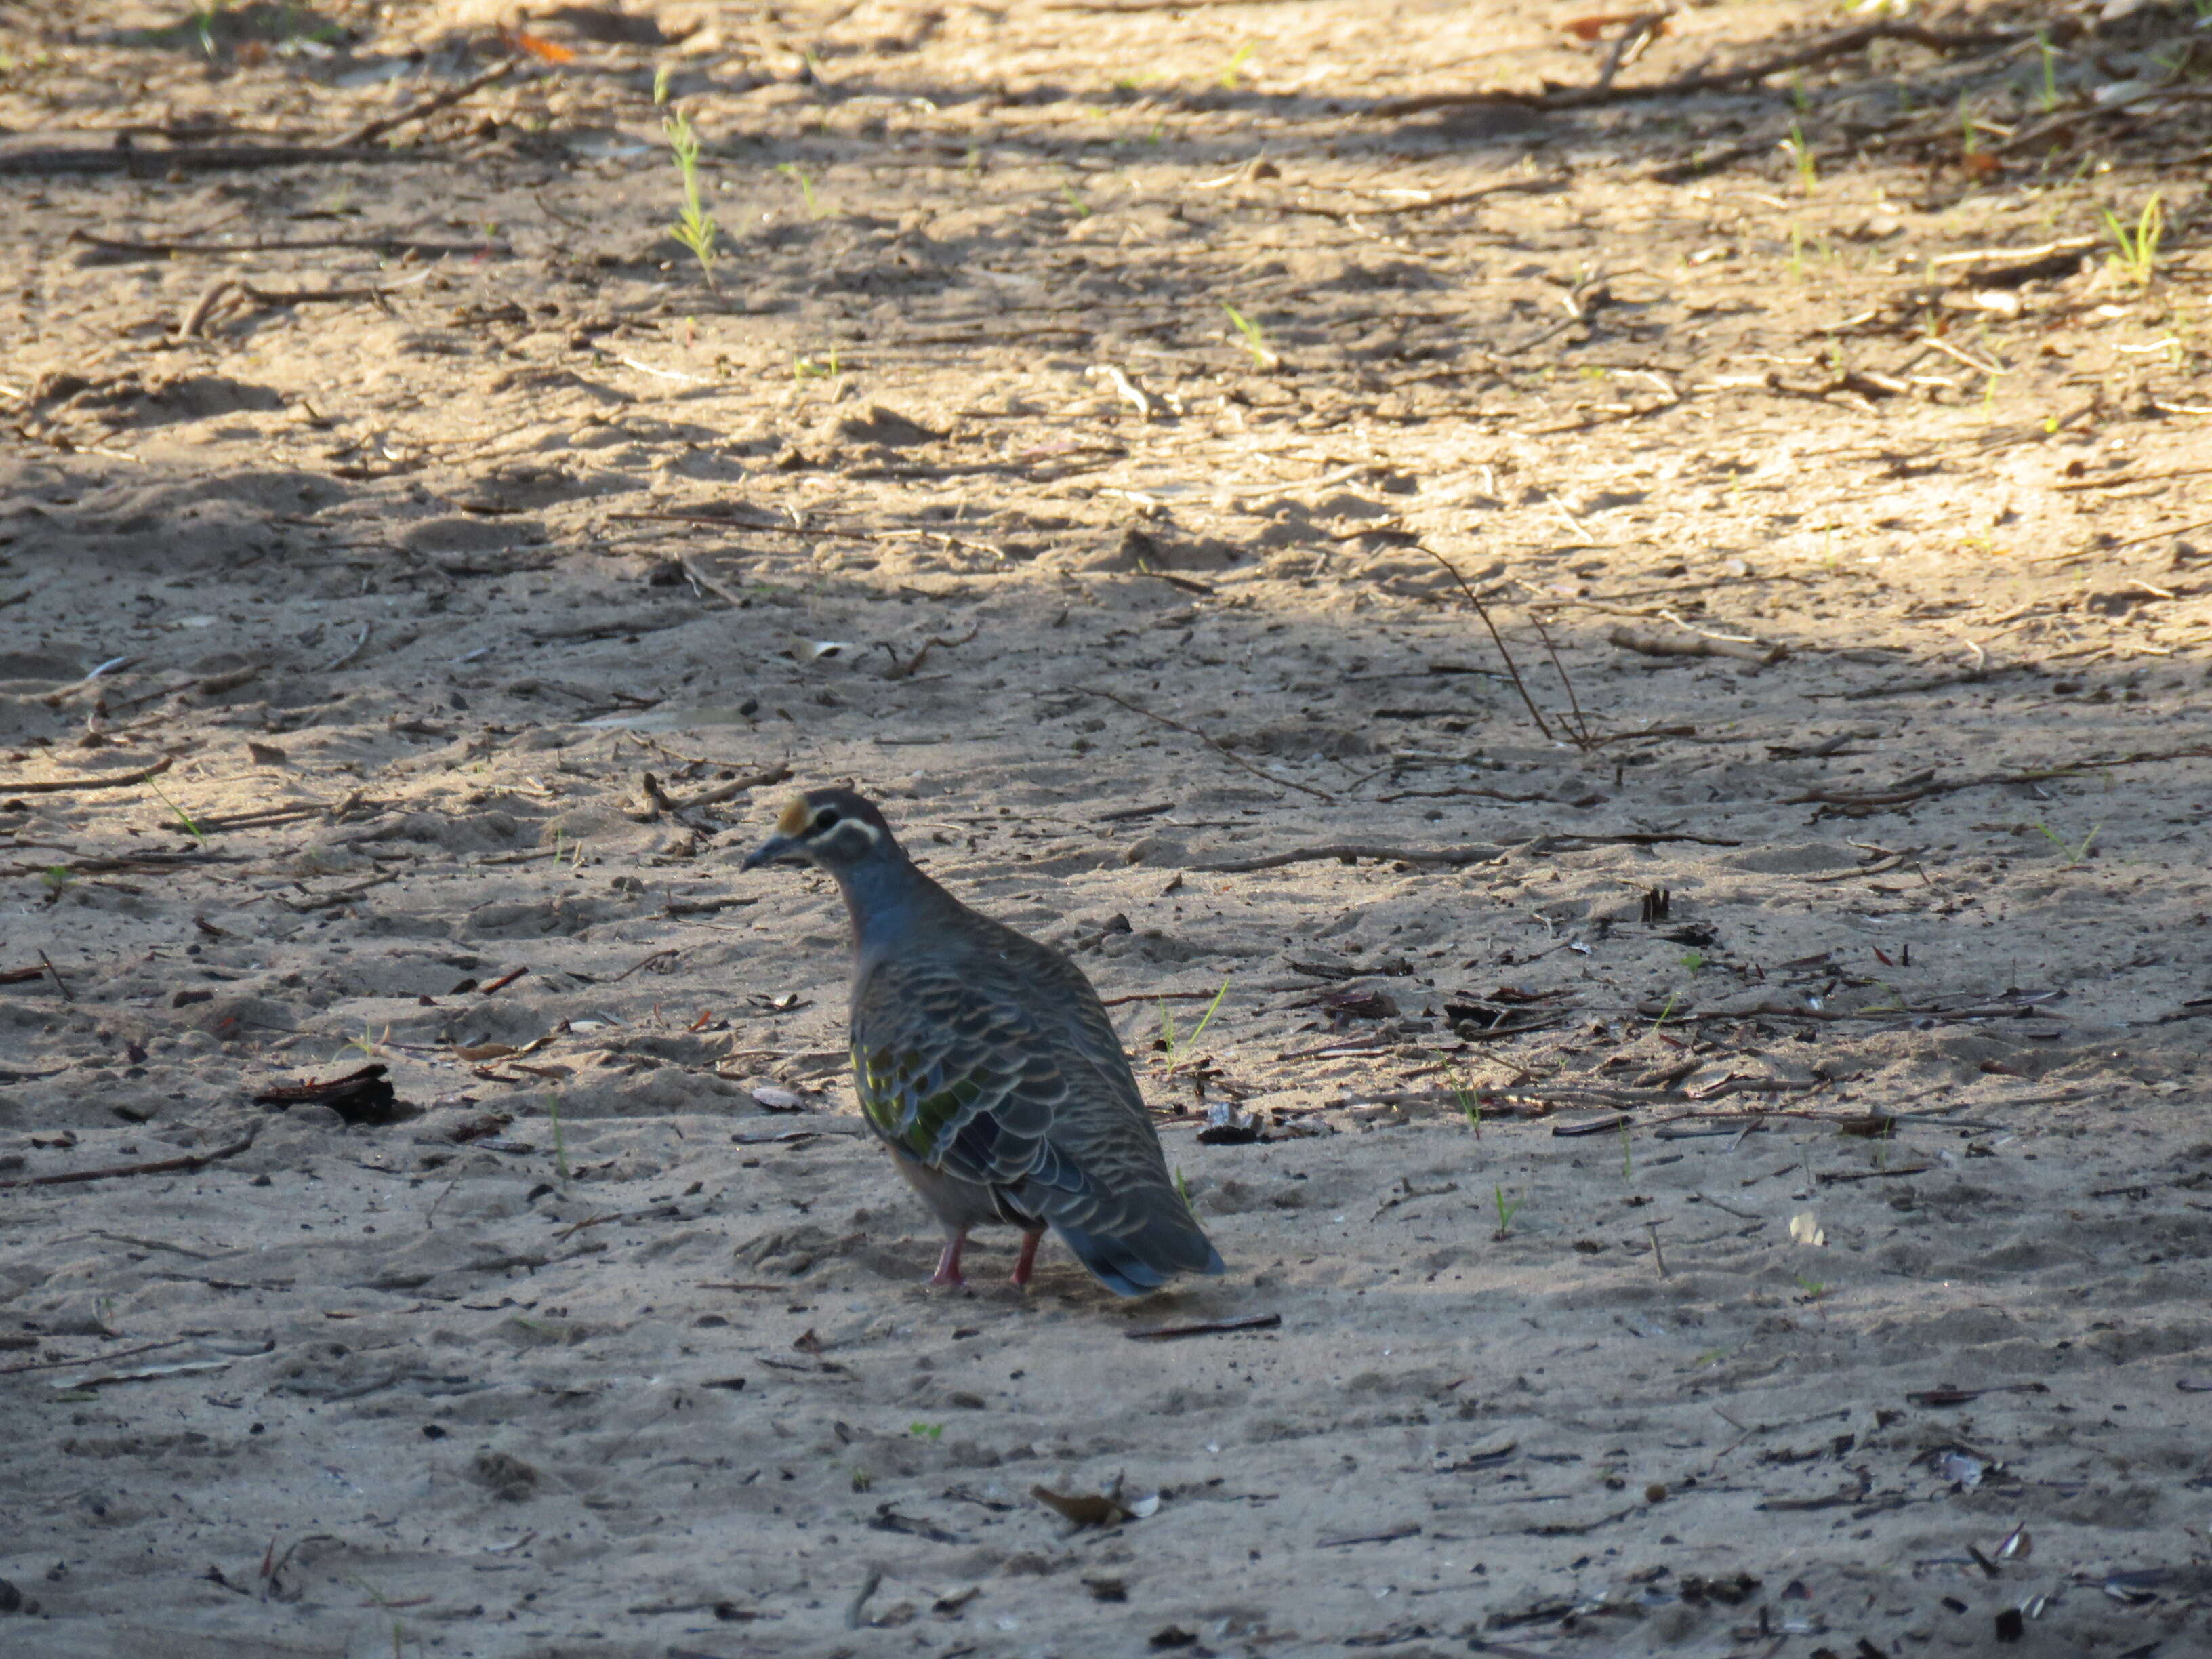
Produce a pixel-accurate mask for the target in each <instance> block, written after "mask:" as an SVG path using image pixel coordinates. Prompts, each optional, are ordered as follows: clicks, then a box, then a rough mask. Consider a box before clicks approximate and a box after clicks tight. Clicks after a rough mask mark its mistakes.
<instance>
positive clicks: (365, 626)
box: [323, 622, 376, 674]
mask: <svg viewBox="0 0 2212 1659" xmlns="http://www.w3.org/2000/svg"><path fill="white" fill-rule="evenodd" d="M375 630H376V624H375V623H373V622H365V623H362V625H361V637H360V638H359V639H357V640H356V641H354V642H353V643H352V645H350V646H349V647H347V648H346V651H345V653H344V654H343V655H342V656H340V657H339V658H337V660H336V661H333V662H329V663H325V665H323V672H325V674H328V673H331V672H332V671H335V670H337V669H340V668H343V667H344V666H345V665H347V664H348V663H349V662H351V661H352V660H353V659H355V658H356V657H358V656H359V655H361V653H362V647H365V646H367V645H368V636H369V635H371V634H372V633H374V632H375Z"/></svg>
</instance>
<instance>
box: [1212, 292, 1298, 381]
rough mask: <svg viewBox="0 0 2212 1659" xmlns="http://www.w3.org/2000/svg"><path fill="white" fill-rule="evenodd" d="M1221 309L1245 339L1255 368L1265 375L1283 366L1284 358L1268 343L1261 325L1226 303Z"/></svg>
mask: <svg viewBox="0 0 2212 1659" xmlns="http://www.w3.org/2000/svg"><path fill="white" fill-rule="evenodd" d="M1221 308H1222V309H1223V310H1224V311H1225V312H1227V313H1229V320H1230V321H1231V322H1232V323H1234V324H1235V325H1237V333H1238V334H1239V335H1240V336H1242V337H1243V338H1242V343H1243V347H1244V349H1245V350H1246V351H1248V352H1249V353H1250V354H1251V356H1252V367H1253V368H1256V369H1258V370H1259V371H1260V372H1261V374H1267V373H1269V372H1271V371H1272V370H1274V369H1278V368H1281V367H1282V366H1283V360H1282V358H1281V357H1280V356H1278V355H1277V353H1276V352H1275V350H1274V349H1273V347H1272V346H1270V345H1269V344H1268V343H1267V334H1266V332H1265V331H1262V330H1261V326H1260V325H1259V324H1257V323H1255V322H1254V321H1253V320H1252V319H1250V318H1249V317H1247V316H1246V315H1245V314H1244V313H1243V312H1241V311H1239V310H1237V307H1235V306H1232V305H1231V304H1229V303H1228V302H1227V301H1223V302H1222V307H1221Z"/></svg>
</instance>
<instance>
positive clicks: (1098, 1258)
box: [1052, 1220, 1228, 1296]
mask: <svg viewBox="0 0 2212 1659" xmlns="http://www.w3.org/2000/svg"><path fill="white" fill-rule="evenodd" d="M1052 1227H1053V1231H1054V1232H1056V1233H1058V1234H1059V1235H1060V1241H1061V1242H1062V1243H1065V1244H1066V1246H1067V1248H1068V1249H1070V1250H1073V1252H1074V1253H1075V1259H1076V1260H1077V1261H1080V1262H1081V1263H1082V1264H1083V1265H1084V1266H1085V1267H1087V1268H1089V1269H1090V1270H1091V1277H1092V1278H1094V1279H1097V1281H1098V1282H1099V1283H1100V1284H1101V1285H1104V1286H1105V1287H1106V1288H1107V1289H1108V1290H1109V1291H1113V1292H1114V1293H1115V1295H1116V1296H1144V1295H1146V1294H1148V1293H1149V1292H1151V1291H1157V1290H1158V1289H1159V1287H1160V1286H1161V1285H1164V1284H1166V1283H1167V1282H1168V1280H1169V1279H1172V1278H1174V1277H1175V1275H1176V1274H1177V1273H1206V1274H1218V1273H1226V1272H1227V1271H1228V1267H1227V1265H1226V1264H1225V1262H1223V1261H1222V1260H1221V1252H1220V1251H1218V1250H1217V1249H1214V1248H1213V1245H1212V1242H1211V1241H1210V1240H1208V1239H1207V1238H1206V1235H1205V1234H1203V1233H1200V1232H1198V1231H1195V1230H1191V1231H1184V1230H1183V1229H1181V1228H1176V1229H1174V1230H1172V1231H1169V1230H1166V1229H1161V1228H1157V1227H1148V1228H1146V1229H1145V1230H1144V1231H1143V1232H1142V1233H1140V1234H1139V1235H1138V1236H1137V1237H1134V1238H1115V1237H1110V1236H1109V1235H1106V1234H1103V1233H1093V1232H1088V1231H1085V1230H1084V1229H1083V1228H1081V1227H1078V1226H1073V1225H1069V1224H1068V1223H1066V1222H1064V1221H1057V1220H1055V1221H1054V1222H1053V1224H1052ZM1162 1233H1164V1234H1165V1236H1164V1237H1160V1236H1158V1235H1160V1234H1162ZM1194 1245H1195V1246H1197V1247H1198V1250H1203V1252H1204V1254H1203V1255H1200V1254H1199V1253H1198V1250H1194V1249H1193V1248H1192V1247H1193V1246H1194Z"/></svg>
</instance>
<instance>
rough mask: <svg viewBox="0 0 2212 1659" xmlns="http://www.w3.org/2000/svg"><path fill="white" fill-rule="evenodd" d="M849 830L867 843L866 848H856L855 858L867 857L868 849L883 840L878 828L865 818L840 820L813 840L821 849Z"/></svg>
mask: <svg viewBox="0 0 2212 1659" xmlns="http://www.w3.org/2000/svg"><path fill="white" fill-rule="evenodd" d="M848 830H849V831H851V832H852V833H853V834H854V835H856V836H860V837H861V838H862V839H863V840H864V841H865V842H866V847H855V848H854V849H853V852H852V854H851V856H852V857H854V858H860V857H863V856H865V855H866V850H867V848H869V847H873V846H874V845H875V844H876V843H877V842H879V841H881V840H882V839H883V836H882V835H881V834H880V832H878V829H876V826H875V825H874V824H872V823H869V822H867V820H866V819H865V818H840V819H838V820H837V822H836V823H835V824H834V825H832V826H831V827H830V829H829V830H828V831H827V832H826V833H824V834H822V835H818V836H812V837H811V840H812V841H813V842H814V844H815V845H816V846H817V847H820V846H823V845H825V844H826V843H828V842H833V841H836V840H837V839H838V838H839V837H841V836H843V835H844V834H845V833H846V832H847V831H848Z"/></svg>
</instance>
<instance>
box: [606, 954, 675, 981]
mask: <svg viewBox="0 0 2212 1659" xmlns="http://www.w3.org/2000/svg"><path fill="white" fill-rule="evenodd" d="M683 954H684V952H683V951H681V950H680V949H678V947H677V946H675V945H670V946H669V947H668V949H666V950H665V951H654V952H653V954H652V955H651V956H649V957H644V958H643V959H642V960H641V961H638V962H634V963H631V964H630V965H629V967H627V968H625V969H623V970H622V972H620V973H619V974H617V975H615V976H614V977H613V978H612V979H611V980H609V981H607V983H608V984H610V985H619V984H621V983H622V982H623V981H624V980H626V979H628V978H629V976H630V975H632V974H635V973H636V972H637V971H638V970H639V969H641V968H650V967H651V966H652V965H653V963H656V962H659V961H660V960H661V959H662V958H663V957H680V956H682V955H683Z"/></svg>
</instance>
